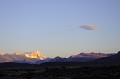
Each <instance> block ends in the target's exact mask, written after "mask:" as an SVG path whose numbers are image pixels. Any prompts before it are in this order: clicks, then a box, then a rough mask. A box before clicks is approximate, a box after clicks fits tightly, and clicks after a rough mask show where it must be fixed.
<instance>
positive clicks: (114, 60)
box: [91, 51, 120, 64]
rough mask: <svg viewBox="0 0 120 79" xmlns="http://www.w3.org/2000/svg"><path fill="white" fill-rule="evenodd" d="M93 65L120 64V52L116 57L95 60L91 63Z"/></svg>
mask: <svg viewBox="0 0 120 79" xmlns="http://www.w3.org/2000/svg"><path fill="white" fill-rule="evenodd" d="M91 63H96V64H120V51H119V52H118V53H117V54H115V55H112V56H109V57H103V58H99V59H96V60H93V61H91Z"/></svg>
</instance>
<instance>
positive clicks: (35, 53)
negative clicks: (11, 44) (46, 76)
mask: <svg viewBox="0 0 120 79" xmlns="http://www.w3.org/2000/svg"><path fill="white" fill-rule="evenodd" d="M25 56H26V57H28V58H36V59H40V60H44V59H46V57H45V56H44V55H43V54H42V53H40V52H39V51H36V52H32V53H30V54H25Z"/></svg>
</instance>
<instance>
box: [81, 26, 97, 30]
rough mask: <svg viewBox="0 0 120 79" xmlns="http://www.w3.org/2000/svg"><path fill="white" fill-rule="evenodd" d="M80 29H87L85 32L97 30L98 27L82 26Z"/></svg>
mask: <svg viewBox="0 0 120 79" xmlns="http://www.w3.org/2000/svg"><path fill="white" fill-rule="evenodd" d="M80 28H82V29H85V30H96V29H97V26H96V25H82V26H80Z"/></svg>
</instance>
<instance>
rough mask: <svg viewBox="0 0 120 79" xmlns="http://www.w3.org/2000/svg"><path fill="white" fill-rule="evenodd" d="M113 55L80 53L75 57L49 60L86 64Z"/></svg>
mask: <svg viewBox="0 0 120 79" xmlns="http://www.w3.org/2000/svg"><path fill="white" fill-rule="evenodd" d="M111 55H113V54H104V53H94V52H91V53H80V54H77V55H71V56H70V57H68V58H62V57H59V56H57V57H55V58H54V59H52V60H50V62H88V61H91V60H95V59H98V58H102V57H109V56H111Z"/></svg>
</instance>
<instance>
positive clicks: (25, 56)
mask: <svg viewBox="0 0 120 79" xmlns="http://www.w3.org/2000/svg"><path fill="white" fill-rule="evenodd" d="M44 59H46V57H45V56H44V55H43V54H41V53H40V52H39V51H36V52H31V53H23V52H16V53H13V54H0V63H2V62H19V63H35V62H36V61H39V60H44Z"/></svg>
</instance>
